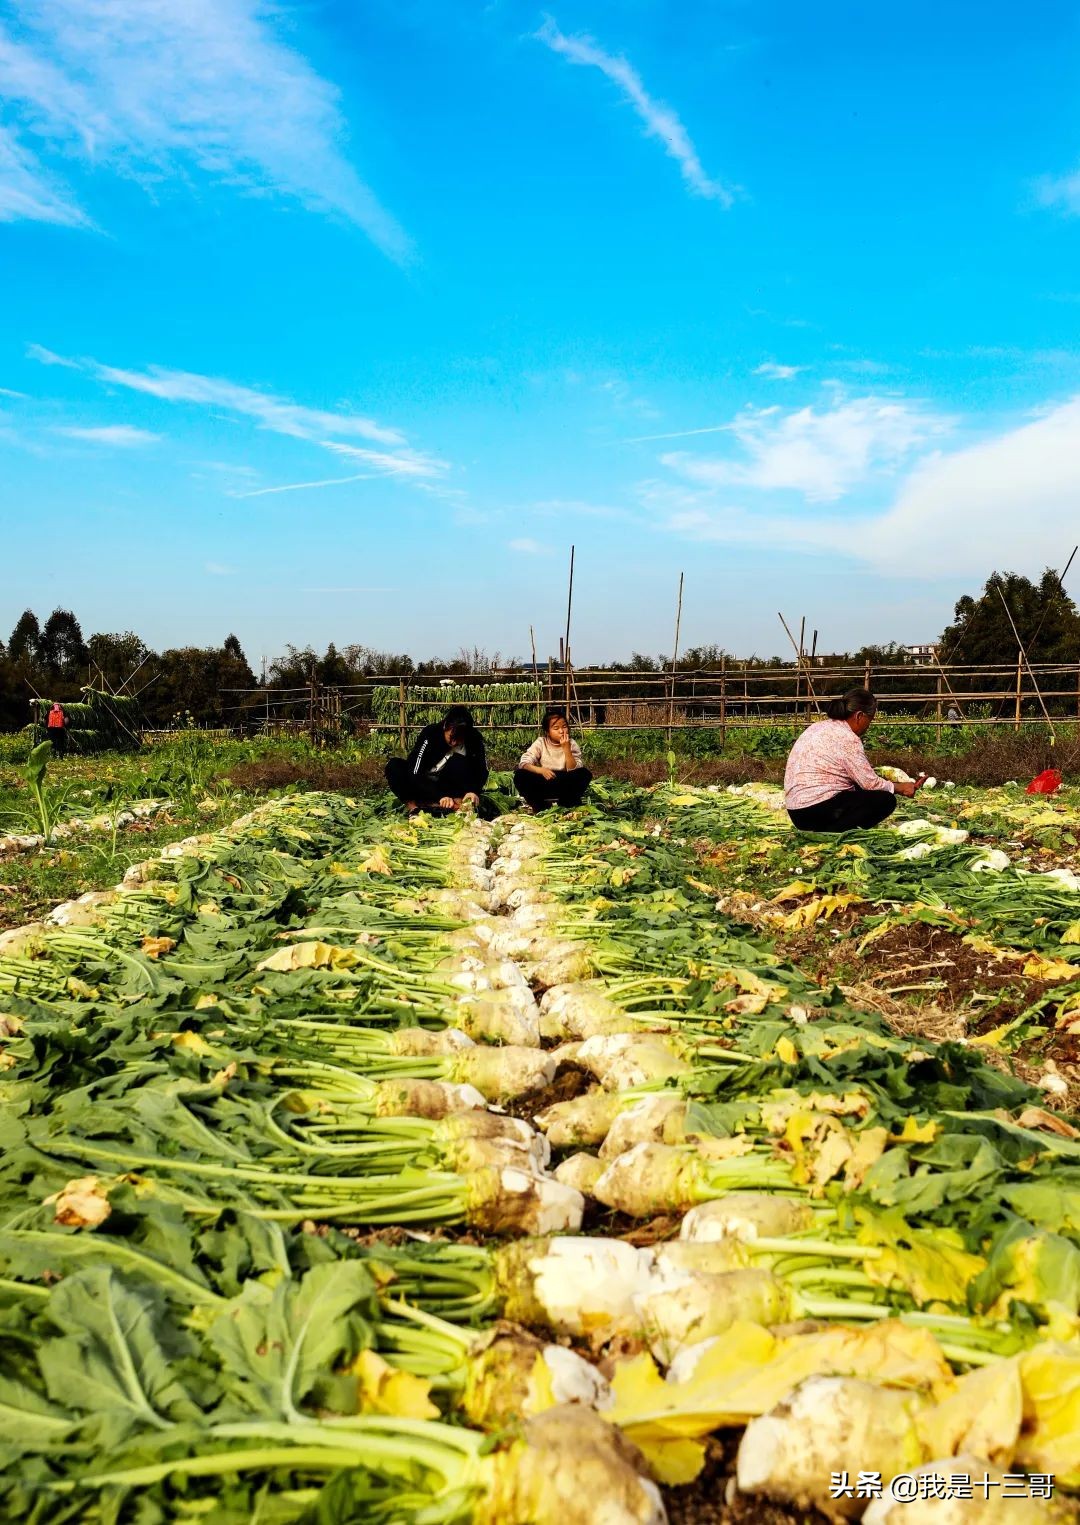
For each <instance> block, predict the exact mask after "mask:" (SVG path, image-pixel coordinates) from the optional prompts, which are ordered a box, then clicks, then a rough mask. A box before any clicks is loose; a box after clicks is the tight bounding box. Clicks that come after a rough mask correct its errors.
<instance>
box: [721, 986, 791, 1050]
mask: <svg viewBox="0 0 1080 1525" xmlns="http://www.w3.org/2000/svg"><path fill="white" fill-rule="evenodd" d="M768 1004H769V998H768V996H767V995H760V994H759V995H737V996H735V997H734V998H733V999H732V1000H730V1001H725V1002H724V1010H725V1011H729V1012H731V1014H732V1016H733V1017H756V1016H758V1015H759V1014H760V1013H761V1012H763V1011H764V1010H765V1008H766V1006H768ZM781 1041H783V1040H781Z"/></svg>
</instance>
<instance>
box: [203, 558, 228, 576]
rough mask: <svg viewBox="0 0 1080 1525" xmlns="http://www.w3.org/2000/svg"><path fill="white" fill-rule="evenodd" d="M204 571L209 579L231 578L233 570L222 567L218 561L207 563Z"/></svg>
mask: <svg viewBox="0 0 1080 1525" xmlns="http://www.w3.org/2000/svg"><path fill="white" fill-rule="evenodd" d="M206 570H207V572H208V573H209V574H210V576H211V577H232V575H233V568H232V567H226V566H222V564H221V562H220V561H208V562H207V563H206Z"/></svg>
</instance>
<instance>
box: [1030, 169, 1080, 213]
mask: <svg viewBox="0 0 1080 1525" xmlns="http://www.w3.org/2000/svg"><path fill="white" fill-rule="evenodd" d="M1035 201H1036V203H1037V204H1038V205H1039V206H1041V207H1053V208H1056V209H1057V210H1058V211H1061V212H1065V213H1067V214H1068V215H1069V216H1072V217H1075V216H1076V214H1077V213H1078V212H1080V170H1073V171H1072V173H1071V174H1068V175H1044V176H1043V177H1042V178H1041V179H1040V180H1037V181H1036V182H1035Z"/></svg>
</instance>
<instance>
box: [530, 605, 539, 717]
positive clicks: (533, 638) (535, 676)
mask: <svg viewBox="0 0 1080 1525" xmlns="http://www.w3.org/2000/svg"><path fill="white" fill-rule="evenodd" d="M529 645H530V647H531V648H532V665H533V682H534V683H535V684H536V724H537V727H538V728H539V725H540V721H541V719H542V716H541V713H540V674H539V673H538V672H537V670H536V636H535V635H534V634H533V627H532V626H531V625H530V626H529Z"/></svg>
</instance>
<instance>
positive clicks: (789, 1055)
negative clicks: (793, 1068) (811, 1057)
mask: <svg viewBox="0 0 1080 1525" xmlns="http://www.w3.org/2000/svg"><path fill="white" fill-rule="evenodd" d="M776 1057H777V1058H778V1059H779V1060H780V1062H781V1063H782V1064H798V1062H799V1050H798V1049H797V1048H796V1047H795V1045H794V1043H792V1041H791V1039H790V1038H777V1040H776Z"/></svg>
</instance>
